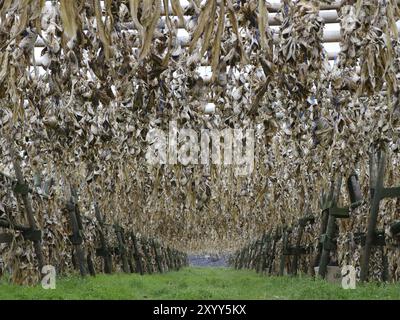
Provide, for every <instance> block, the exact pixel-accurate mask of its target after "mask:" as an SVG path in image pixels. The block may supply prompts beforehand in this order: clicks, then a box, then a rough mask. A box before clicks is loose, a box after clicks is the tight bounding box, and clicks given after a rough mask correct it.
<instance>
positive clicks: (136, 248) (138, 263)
mask: <svg viewBox="0 0 400 320" xmlns="http://www.w3.org/2000/svg"><path fill="white" fill-rule="evenodd" d="M131 239H132V242H133V249H134V254H133V256H134V258H135V261H136V272H139V273H140V274H141V275H143V274H144V272H143V266H142V255H141V253H140V251H139V245H138V240H137V238H136V235H135V233H134V232H131Z"/></svg>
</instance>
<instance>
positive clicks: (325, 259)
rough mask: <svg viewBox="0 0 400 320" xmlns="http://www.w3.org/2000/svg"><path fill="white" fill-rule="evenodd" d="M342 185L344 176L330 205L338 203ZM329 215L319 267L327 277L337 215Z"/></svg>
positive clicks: (323, 275) (340, 179) (338, 183)
mask: <svg viewBox="0 0 400 320" xmlns="http://www.w3.org/2000/svg"><path fill="white" fill-rule="evenodd" d="M341 185H342V178H341V177H340V178H339V179H338V181H337V185H336V188H335V191H334V194H333V197H332V204H331V206H330V207H333V206H334V205H336V203H337V201H338V199H339V195H340V187H341ZM328 215H329V216H328V224H327V227H326V233H325V234H324V235H323V241H322V253H321V260H320V262H319V269H318V274H319V275H320V276H321V277H323V278H325V276H326V272H327V270H328V263H329V258H330V252H331V250H332V249H333V236H334V232H335V227H336V219H335V217H334V216H333V215H331V214H329V213H328Z"/></svg>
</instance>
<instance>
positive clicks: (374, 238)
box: [360, 150, 400, 282]
mask: <svg viewBox="0 0 400 320" xmlns="http://www.w3.org/2000/svg"><path fill="white" fill-rule="evenodd" d="M385 165H386V154H385V152H384V151H383V150H380V151H378V152H377V153H376V154H371V158H370V179H371V180H370V183H371V185H370V189H371V197H372V201H371V209H370V215H369V218H368V227H367V234H366V239H365V246H364V250H363V254H362V256H361V273H360V280H361V281H362V282H364V281H366V280H367V279H368V272H369V260H370V255H371V249H372V247H373V246H375V245H381V244H380V243H379V242H380V241H379V235H378V232H377V230H376V225H377V222H378V213H379V204H380V201H381V200H383V199H385V198H397V197H400V187H394V188H385V187H384V185H383V181H384V177H385ZM382 263H383V266H384V268H385V265H386V262H385V261H382ZM382 277H385V274H383V275H382Z"/></svg>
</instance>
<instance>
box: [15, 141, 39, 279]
mask: <svg viewBox="0 0 400 320" xmlns="http://www.w3.org/2000/svg"><path fill="white" fill-rule="evenodd" d="M9 150H10V156H11V158H12V162H13V166H14V171H15V177H16V178H17V183H18V185H19V186H21V187H22V189H25V190H26V189H27V188H26V187H25V188H24V186H26V183H25V180H24V177H23V175H22V169H21V164H20V160H19V158H18V156H17V155H16V153H15V150H14V147H13V145H12V142H11V141H9ZM14 192H15V191H14ZM16 197H17V199H18V193H16ZM21 198H22V202H23V204H24V208H25V213H26V217H27V219H28V223H29V227H30V229H31V230H30V231H31V232H33V233H36V232H40V231H39V230H38V228H37V226H36V222H35V218H34V216H33V209H32V204H31V201H30V199H29V197H28V191H26V192H21ZM33 247H34V249H35V254H36V258H37V260H38V266H39V272H41V271H42V268H43V266H44V264H45V263H44V257H43V252H42V245H41V240H37V239H35V240H34V241H33Z"/></svg>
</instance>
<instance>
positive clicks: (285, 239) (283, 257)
mask: <svg viewBox="0 0 400 320" xmlns="http://www.w3.org/2000/svg"><path fill="white" fill-rule="evenodd" d="M287 245H288V231H287V228H286V227H284V229H283V237H282V253H281V261H280V264H279V275H280V276H283V272H284V270H285V262H286V255H285V253H286V249H287Z"/></svg>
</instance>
